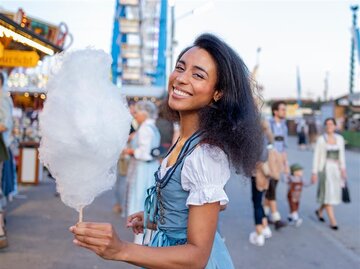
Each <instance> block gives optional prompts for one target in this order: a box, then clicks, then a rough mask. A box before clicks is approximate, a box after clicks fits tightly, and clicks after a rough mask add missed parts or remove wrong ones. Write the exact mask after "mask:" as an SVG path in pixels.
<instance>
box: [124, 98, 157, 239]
mask: <svg viewBox="0 0 360 269" xmlns="http://www.w3.org/2000/svg"><path fill="white" fill-rule="evenodd" d="M133 116H134V118H135V120H136V122H137V123H138V125H139V128H138V130H137V131H136V132H135V135H134V136H133V139H132V140H131V142H130V143H131V148H128V149H125V150H124V154H128V155H130V156H131V159H130V163H129V169H128V175H127V214H128V215H131V214H134V213H136V212H139V211H141V210H143V209H144V202H145V198H146V190H147V189H148V188H150V187H151V186H152V185H153V184H154V172H155V171H156V170H157V168H158V166H159V163H158V162H157V160H156V159H154V158H153V156H152V155H151V151H152V149H154V148H158V147H159V146H160V133H159V130H158V128H157V127H156V126H155V120H156V117H157V107H156V106H155V104H154V103H152V102H150V101H140V102H138V103H136V104H135V107H134V113H133ZM134 242H135V243H137V244H141V243H142V235H141V234H139V235H135V240H134Z"/></svg>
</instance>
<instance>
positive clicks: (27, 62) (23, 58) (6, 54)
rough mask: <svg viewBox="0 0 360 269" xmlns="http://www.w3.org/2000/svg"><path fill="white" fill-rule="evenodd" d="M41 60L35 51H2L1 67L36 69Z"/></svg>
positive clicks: (0, 57) (0, 54)
mask: <svg viewBox="0 0 360 269" xmlns="http://www.w3.org/2000/svg"><path fill="white" fill-rule="evenodd" d="M39 59H40V57H39V55H38V54H37V53H36V52H35V51H20V50H2V53H0V67H35V66H37V64H38V62H39Z"/></svg>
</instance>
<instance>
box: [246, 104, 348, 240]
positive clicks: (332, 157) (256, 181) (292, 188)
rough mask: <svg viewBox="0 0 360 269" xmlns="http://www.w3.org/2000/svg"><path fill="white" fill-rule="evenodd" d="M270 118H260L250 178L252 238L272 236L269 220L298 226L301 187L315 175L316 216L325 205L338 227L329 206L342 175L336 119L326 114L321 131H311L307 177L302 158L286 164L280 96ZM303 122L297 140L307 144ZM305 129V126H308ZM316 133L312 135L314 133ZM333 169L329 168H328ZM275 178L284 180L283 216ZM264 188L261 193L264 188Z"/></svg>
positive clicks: (336, 197) (335, 200)
mask: <svg viewBox="0 0 360 269" xmlns="http://www.w3.org/2000/svg"><path fill="white" fill-rule="evenodd" d="M271 110H272V118H271V119H270V120H263V121H262V126H263V133H264V152H263V154H262V157H261V162H259V163H258V165H257V167H256V171H255V173H254V175H253V177H252V178H251V180H252V186H251V190H252V201H253V207H254V218H255V231H254V232H252V233H250V236H249V241H250V243H252V244H254V245H257V246H263V245H264V244H265V239H269V238H270V237H271V236H272V231H271V229H270V228H269V225H268V224H269V223H272V224H274V228H275V230H279V229H280V228H283V227H285V226H287V225H293V226H295V227H299V226H300V225H301V224H302V222H303V220H302V218H301V217H300V215H299V207H300V198H301V192H302V190H303V187H304V186H309V185H311V184H314V183H316V182H317V181H318V191H317V201H318V203H319V204H320V207H319V208H318V209H317V210H316V211H315V214H316V217H317V218H318V220H319V221H321V222H325V219H324V218H323V210H324V209H325V210H326V213H327V215H328V217H329V220H330V228H331V229H333V230H338V228H339V227H338V225H337V222H336V218H335V214H334V210H333V206H334V205H337V204H339V203H340V202H341V200H342V187H344V186H345V181H346V177H347V176H346V166H345V144H344V139H343V137H342V136H341V135H339V134H337V133H336V132H335V131H336V121H335V119H333V118H328V119H326V120H325V122H324V130H325V131H324V134H323V135H320V136H317V135H316V134H317V131H316V129H315V128H313V127H311V128H313V129H314V130H315V131H311V132H309V133H310V134H311V140H313V141H315V143H314V156H313V169H312V177H311V180H306V179H305V178H304V168H303V166H302V165H301V164H300V163H297V162H294V163H293V164H291V165H290V164H289V160H288V155H287V154H286V149H287V147H288V142H287V141H288V128H287V125H286V103H285V102H282V101H278V102H275V103H273V104H272V108H271ZM304 126H305V123H304V121H299V122H298V126H297V131H298V138H299V140H298V142H299V143H298V144H299V146H300V149H303V148H302V147H301V146H303V145H305V144H306V142H305V141H306V140H305V137H306V136H305V128H304ZM307 131H309V130H307ZM314 135H316V136H314ZM332 169H333V170H332ZM279 181H283V182H285V183H286V184H287V185H288V193H287V200H288V206H289V215H288V217H287V221H284V220H283V219H282V218H281V216H280V213H279V211H278V210H277V202H276V189H277V188H276V187H277V185H278V182H279ZM264 193H265V199H263V194H264Z"/></svg>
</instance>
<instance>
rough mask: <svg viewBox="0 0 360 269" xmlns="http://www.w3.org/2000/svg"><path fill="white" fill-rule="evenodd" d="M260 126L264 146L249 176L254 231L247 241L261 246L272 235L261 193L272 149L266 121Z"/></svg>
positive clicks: (265, 180)
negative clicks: (253, 173) (254, 170)
mask: <svg viewBox="0 0 360 269" xmlns="http://www.w3.org/2000/svg"><path fill="white" fill-rule="evenodd" d="M261 126H262V128H263V132H264V138H263V139H264V148H263V153H262V155H261V159H260V162H259V163H258V164H257V166H256V172H255V176H253V177H252V178H251V200H252V202H253V207H254V219H255V231H254V232H252V233H250V236H249V242H250V243H251V244H253V245H256V246H263V245H264V244H265V239H269V238H270V237H271V236H272V232H271V229H270V227H269V225H268V221H267V218H266V215H265V213H264V208H263V205H262V200H263V194H264V192H265V190H267V188H268V186H269V177H270V168H269V162H268V155H269V153H268V151H269V150H272V148H273V146H272V142H273V139H274V138H273V135H272V133H271V130H270V126H269V124H268V121H266V120H265V119H263V120H262V121H261Z"/></svg>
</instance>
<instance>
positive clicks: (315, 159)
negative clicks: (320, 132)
mask: <svg viewBox="0 0 360 269" xmlns="http://www.w3.org/2000/svg"><path fill="white" fill-rule="evenodd" d="M320 139H321V137H319V138H318V139H317V141H316V144H315V149H314V157H313V167H312V176H311V181H312V183H315V182H316V181H317V174H318V171H319V158H320V150H321V142H320Z"/></svg>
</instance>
